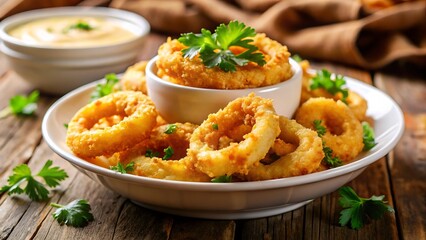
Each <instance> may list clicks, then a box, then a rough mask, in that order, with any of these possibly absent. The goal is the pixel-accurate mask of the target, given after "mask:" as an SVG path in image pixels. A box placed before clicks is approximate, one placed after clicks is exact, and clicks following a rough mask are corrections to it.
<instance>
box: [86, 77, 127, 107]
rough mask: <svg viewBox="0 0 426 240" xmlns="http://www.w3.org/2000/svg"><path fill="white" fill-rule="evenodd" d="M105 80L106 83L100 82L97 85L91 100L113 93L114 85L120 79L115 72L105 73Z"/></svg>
mask: <svg viewBox="0 0 426 240" xmlns="http://www.w3.org/2000/svg"><path fill="white" fill-rule="evenodd" d="M105 80H106V81H105V83H99V84H98V85H96V89H95V90H94V91H93V92H92V94H91V95H90V101H94V100H96V99H99V98H101V97H104V96H106V95H108V94H111V93H112V92H113V90H114V85H115V84H117V83H118V82H119V81H120V79H118V77H117V75H116V74H115V73H109V74H107V75H105Z"/></svg>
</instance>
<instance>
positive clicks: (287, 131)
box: [246, 116, 324, 181]
mask: <svg viewBox="0 0 426 240" xmlns="http://www.w3.org/2000/svg"><path fill="white" fill-rule="evenodd" d="M280 129H281V133H280V135H279V136H278V138H277V140H281V141H283V142H284V143H288V144H291V145H295V146H296V149H294V150H290V152H289V153H288V152H287V151H289V150H287V149H285V147H284V149H283V150H284V154H282V153H281V150H282V149H281V148H280V147H278V148H277V149H274V148H273V149H271V150H272V151H270V152H269V153H268V155H274V156H275V157H276V158H278V159H277V160H275V161H273V162H272V163H269V164H263V162H262V161H261V163H260V164H259V165H258V166H254V167H252V168H251V169H250V170H249V173H248V175H247V177H246V178H247V179H248V180H251V181H253V180H267V179H275V178H284V177H292V176H299V175H304V174H308V173H311V172H314V171H315V170H316V169H317V168H318V167H319V166H320V164H321V160H322V159H323V158H324V153H323V150H322V140H321V138H320V137H318V135H317V133H316V132H315V131H312V130H311V129H309V128H305V127H303V126H302V125H300V124H298V123H297V122H296V121H295V120H290V119H288V118H286V117H283V116H281V117H280Z"/></svg>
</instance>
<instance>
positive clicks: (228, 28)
mask: <svg viewBox="0 0 426 240" xmlns="http://www.w3.org/2000/svg"><path fill="white" fill-rule="evenodd" d="M254 36H256V31H255V30H254V29H253V28H251V27H248V26H246V25H245V24H244V23H240V22H238V21H231V22H229V24H228V25H225V24H220V25H219V26H218V27H217V28H216V30H215V32H214V33H213V34H212V33H211V32H210V31H209V30H206V29H204V28H203V29H201V33H199V34H194V33H185V34H182V35H181V37H180V38H179V39H178V40H179V42H181V43H182V44H184V45H185V46H187V47H188V48H185V49H183V50H182V53H183V56H184V57H186V58H191V59H192V58H194V57H195V56H197V55H198V54H199V56H200V58H201V59H202V60H203V63H204V65H205V66H206V67H208V68H212V67H219V68H221V69H222V70H223V71H225V72H229V71H231V72H234V71H236V70H237V69H236V65H238V66H244V65H246V64H248V63H249V62H255V63H257V64H258V65H260V66H263V65H264V64H265V63H266V62H265V59H264V56H263V54H262V53H260V52H256V51H257V50H258V48H257V47H256V46H254V45H252V44H250V43H251V42H253V39H250V38H249V37H254ZM231 46H239V47H243V48H245V49H246V50H245V51H244V52H242V53H240V54H238V55H235V54H234V53H233V52H231V51H230V50H229V47H231Z"/></svg>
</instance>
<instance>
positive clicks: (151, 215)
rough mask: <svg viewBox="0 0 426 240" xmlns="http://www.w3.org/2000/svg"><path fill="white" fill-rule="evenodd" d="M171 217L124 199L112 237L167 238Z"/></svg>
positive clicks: (171, 221) (171, 222)
mask: <svg viewBox="0 0 426 240" xmlns="http://www.w3.org/2000/svg"><path fill="white" fill-rule="evenodd" d="M172 224H173V218H172V217H171V216H169V215H167V214H163V213H159V212H155V211H151V210H148V209H145V208H143V207H140V206H137V205H135V204H134V203H132V202H131V201H129V200H128V201H126V203H125V204H124V206H123V209H122V211H121V213H120V217H119V219H118V221H117V223H116V226H115V232H114V239H168V237H169V235H170V230H171V227H172Z"/></svg>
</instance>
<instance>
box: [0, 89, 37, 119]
mask: <svg viewBox="0 0 426 240" xmlns="http://www.w3.org/2000/svg"><path fill="white" fill-rule="evenodd" d="M39 96H40V92H39V91H37V90H35V91H33V92H31V93H30V94H29V95H28V96H24V95H16V96H13V97H12V98H10V99H9V106H7V107H6V108H4V109H3V110H1V111H0V118H4V117H6V116H8V115H9V114H14V115H16V116H19V115H22V116H31V115H33V114H34V113H35V111H36V110H37V101H38V99H39Z"/></svg>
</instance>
